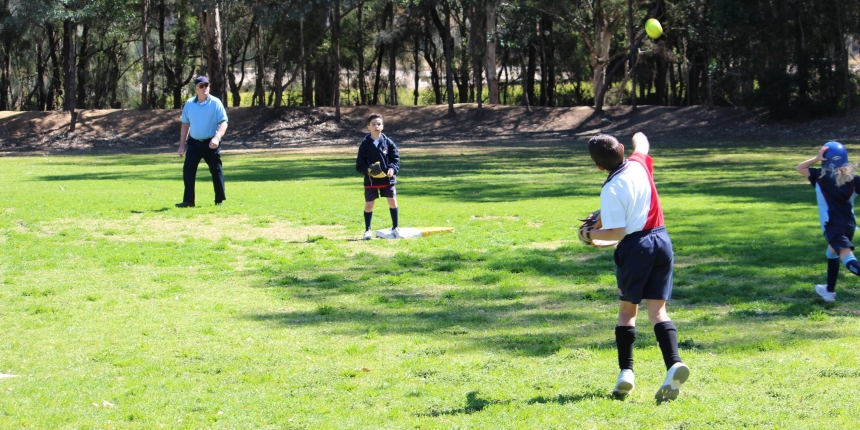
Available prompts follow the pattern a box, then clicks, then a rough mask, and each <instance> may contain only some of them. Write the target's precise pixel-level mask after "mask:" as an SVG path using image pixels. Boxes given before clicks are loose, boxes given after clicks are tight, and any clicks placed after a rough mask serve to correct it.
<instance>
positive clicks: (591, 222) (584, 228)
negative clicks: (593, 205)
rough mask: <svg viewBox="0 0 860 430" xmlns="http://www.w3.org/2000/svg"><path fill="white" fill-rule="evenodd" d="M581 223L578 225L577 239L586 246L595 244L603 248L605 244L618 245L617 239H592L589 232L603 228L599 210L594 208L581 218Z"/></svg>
mask: <svg viewBox="0 0 860 430" xmlns="http://www.w3.org/2000/svg"><path fill="white" fill-rule="evenodd" d="M580 221H582V224H580V225H579V240H581V241H582V243H584V244H586V245H588V246H596V247H598V248H604V247H607V246H615V245H618V241H617V240H601V239H592V238H591V232H592V231H593V230H597V229H600V228H603V222H602V221H601V220H600V210H596V211H594V212H592V213H591V214H589V215H588V216H587V217H585V219H581V220H580Z"/></svg>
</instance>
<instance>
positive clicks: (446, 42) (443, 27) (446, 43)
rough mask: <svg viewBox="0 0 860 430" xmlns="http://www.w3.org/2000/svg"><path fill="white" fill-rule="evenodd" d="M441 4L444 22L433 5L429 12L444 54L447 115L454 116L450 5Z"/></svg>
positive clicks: (452, 39)
mask: <svg viewBox="0 0 860 430" xmlns="http://www.w3.org/2000/svg"><path fill="white" fill-rule="evenodd" d="M441 4H442V9H443V12H444V13H445V22H444V23H443V22H442V20H441V19H439V14H438V13H437V12H436V9H435V8H434V7H430V14H431V17H432V18H433V22H434V24H436V29H437V30H438V31H439V37H440V38H441V39H442V51H443V52H444V54H445V88H446V90H447V91H448V116H454V115H457V112H456V111H455V110H454V67H453V64H452V63H453V59H452V56H453V53H452V52H451V51H453V50H454V38H453V37H451V6H450V5H449V4H448V1H447V0H442V1H441Z"/></svg>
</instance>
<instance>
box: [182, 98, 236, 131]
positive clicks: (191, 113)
mask: <svg viewBox="0 0 860 430" xmlns="http://www.w3.org/2000/svg"><path fill="white" fill-rule="evenodd" d="M222 122H227V111H226V110H224V105H223V104H221V100H218V97H215V96H213V95H211V94H210V95H209V96H208V97H206V100H203V101H202V102H201V101H198V100H197V96H196V95H195V96H194V97H192V98H191V99H190V100H188V101H187V102H185V106H184V107H183V108H182V123H183V124H190V125H191V130H190V131H189V135H190V136H191V137H192V138H193V139H196V140H205V139H209V138H211V137H212V136H215V133H217V132H218V124H221V123H222Z"/></svg>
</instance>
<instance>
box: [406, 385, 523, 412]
mask: <svg viewBox="0 0 860 430" xmlns="http://www.w3.org/2000/svg"><path fill="white" fill-rule="evenodd" d="M510 402H511V401H510V400H487V399H482V398H481V397H479V396H478V392H477V391H471V392H469V393H468V394H466V405H465V406H464V407H462V408H457V409H443V410H431V411H429V412H424V413H420V414H418V416H424V417H438V416H443V415H463V414H465V415H468V414H474V413H475V412H481V411H483V410H484V408H486V407H487V406H490V405H498V404H507V403H510Z"/></svg>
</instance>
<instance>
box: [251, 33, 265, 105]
mask: <svg viewBox="0 0 860 430" xmlns="http://www.w3.org/2000/svg"><path fill="white" fill-rule="evenodd" d="M255 27H256V31H255V33H254V44H255V46H256V48H257V49H256V53H257V61H256V70H255V71H254V72H255V73H254V81H255V82H254V97H253V98H252V100H251V105H256V106H265V105H266V87H265V79H264V78H265V76H266V48H265V47H264V46H263V27H262V26H261V25H259V24H257V25H255Z"/></svg>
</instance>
